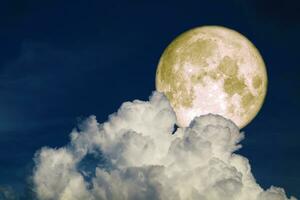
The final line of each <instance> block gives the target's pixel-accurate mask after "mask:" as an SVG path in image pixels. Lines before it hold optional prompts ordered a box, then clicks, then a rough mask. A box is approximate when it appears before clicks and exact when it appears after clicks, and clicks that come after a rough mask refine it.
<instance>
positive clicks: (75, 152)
mask: <svg viewBox="0 0 300 200" xmlns="http://www.w3.org/2000/svg"><path fill="white" fill-rule="evenodd" d="M175 123H176V117H175V113H174V111H173V110H172V108H171V106H170V104H169V102H168V100H167V99H166V98H165V96H164V95H162V94H161V93H158V92H154V93H153V95H152V96H151V97H150V100H149V102H147V101H146V102H144V101H139V100H135V101H133V102H126V103H123V105H122V106H121V108H120V109H119V110H118V112H117V113H115V114H112V115H111V116H110V117H109V120H108V121H107V122H105V123H103V124H99V123H98V122H97V120H96V117H95V116H91V117H89V118H88V119H87V120H86V121H85V122H84V123H83V124H81V125H80V126H79V130H73V131H72V133H71V136H70V138H71V141H70V143H69V144H68V145H67V146H65V147H62V148H59V149H52V148H47V147H45V148H42V149H41V150H40V151H39V152H37V154H36V157H35V161H36V167H35V170H34V174H33V181H34V185H35V191H36V194H37V197H38V199H40V200H102V199H103V200H111V199H115V200H141V199H147V200H148V199H149V200H155V199H162V200H168V199H170V200H187V199H189V200H190V199H197V200H288V199H290V200H296V198H294V197H291V198H288V197H286V194H285V192H284V190H283V189H281V188H277V187H273V186H272V187H271V188H269V189H268V190H265V191H264V190H263V189H262V188H261V187H260V186H259V185H258V184H257V183H256V181H255V179H254V177H253V175H252V173H251V167H250V165H249V162H248V160H247V159H246V158H245V157H243V156H241V155H238V154H235V153H234V152H235V151H236V150H237V149H239V148H240V147H241V146H240V145H239V142H240V141H241V140H242V139H243V138H244V135H243V133H240V132H239V129H238V127H237V126H236V125H235V124H234V123H233V122H232V121H230V120H228V119H225V118H223V117H222V116H219V115H212V114H208V115H205V116H201V117H197V118H195V119H194V120H193V122H192V123H191V124H190V126H189V127H187V128H178V129H177V130H176V132H175V133H173V132H174V125H175ZM87 157H89V158H90V159H89V161H88V160H87Z"/></svg>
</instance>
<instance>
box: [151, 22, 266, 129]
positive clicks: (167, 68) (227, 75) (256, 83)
mask: <svg viewBox="0 0 300 200" xmlns="http://www.w3.org/2000/svg"><path fill="white" fill-rule="evenodd" d="M156 89H157V91H159V92H163V93H164V94H165V95H166V96H167V98H168V99H169V101H170V103H171V105H172V107H173V109H174V111H175V113H176V117H177V124H178V125H179V126H181V127H186V126H188V125H189V124H190V122H191V120H193V119H194V117H196V116H200V115H204V114H208V113H213V114H219V115H222V116H224V117H226V118H228V119H231V120H232V121H233V122H234V123H235V124H236V125H237V126H239V127H240V128H243V127H244V126H246V125H247V124H248V123H249V122H250V121H251V120H252V119H253V118H254V117H255V116H256V114H257V113H258V112H259V110H260V108H261V106H262V104H263V102H264V98H265V96H266V91H267V72H266V67H265V64H264V61H263V59H262V57H261V55H260V53H259V52H258V50H257V49H256V48H255V46H254V45H253V44H252V43H251V42H250V41H249V40H248V39H247V38H246V37H244V36H243V35H241V34H240V33H238V32H236V31H234V30H231V29H228V28H225V27H220V26H203V27H199V28H194V29H191V30H189V31H187V32H185V33H183V34H181V35H179V36H178V37H177V38H176V39H175V40H174V41H173V42H172V43H171V44H170V45H169V46H168V47H167V48H166V50H165V51H164V52H163V54H162V56H161V58H160V61H159V64H158V67H157V71H156Z"/></svg>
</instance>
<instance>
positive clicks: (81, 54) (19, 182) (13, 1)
mask: <svg viewBox="0 0 300 200" xmlns="http://www.w3.org/2000/svg"><path fill="white" fill-rule="evenodd" d="M299 10H300V4H299V3H298V2H297V1H288V0H286V1H280V0H272V1H271V0H270V1H262V0H255V1H254V0H248V1H239V0H232V1H223V0H222V1H221V0H220V1H216V0H213V1H200V0H195V1H190V0H187V1H174V0H173V1H141V0H130V1H100V0H85V1H71V0H70V1H68V0H66V1H58V0H57V1H56V0H48V1H47V0H45V1H41V0H27V1H26V0H2V1H1V2H0V44H1V48H0V51H1V53H0V135H1V137H0V188H1V187H6V188H11V189H12V190H14V191H15V192H16V193H17V194H18V196H20V197H21V196H22V197H23V198H24V199H29V197H28V196H27V197H26V195H28V193H29V191H30V190H31V184H30V175H31V174H32V170H33V167H34V161H33V158H34V154H35V152H36V151H37V150H39V149H40V148H41V147H43V146H50V147H60V146H63V145H65V144H66V143H68V141H69V133H70V132H71V131H72V129H73V128H74V127H76V125H77V124H78V122H80V121H82V120H83V119H85V118H86V117H88V116H89V115H92V114H93V115H96V116H97V119H98V121H100V122H103V121H105V120H106V119H107V118H108V115H109V114H111V113H113V112H115V111H117V109H118V108H119V106H120V105H121V104H122V103H123V102H125V101H131V100H134V99H141V100H147V99H148V97H149V95H151V93H152V91H153V90H155V71H156V66H157V63H158V60H159V58H160V55H161V54H162V52H163V50H164V49H165V47H166V46H167V45H168V44H169V43H170V42H171V41H172V40H173V39H174V38H175V37H176V36H177V35H178V34H180V33H182V32H184V31H186V30H188V29H190V28H194V27H197V26H202V25H221V26H226V27H229V28H232V29H235V30H237V31H238V32H240V33H242V34H243V35H245V36H246V37H247V38H249V39H250V40H251V41H252V42H253V43H254V44H255V46H256V47H257V48H258V49H259V51H260V52H261V54H262V56H263V58H264V61H265V63H266V66H267V70H268V78H269V85H268V93H267V97H266V100H265V103H264V105H263V107H262V110H261V111H260V113H259V114H258V116H257V117H256V118H255V119H254V120H253V121H252V122H251V123H250V124H249V125H248V126H247V127H245V128H244V129H243V131H244V132H245V134H246V139H245V140H244V141H243V142H242V144H243V148H242V149H241V150H240V151H239V153H240V154H242V155H244V156H246V157H247V158H248V159H249V160H250V163H251V166H252V171H253V174H254V176H255V178H256V180H257V182H258V183H259V184H260V185H261V186H262V187H263V188H267V187H269V186H270V185H276V186H280V187H283V188H284V189H285V190H286V192H287V194H288V195H291V194H292V195H295V196H296V197H300V189H299V185H300V171H299V169H300V160H299V158H300V136H299V134H300V125H299V122H300V117H299V116H300V114H299V113H300V104H299V102H300V79H299V75H300V66H299V58H300V57H299V47H300V38H299V35H300V12H299Z"/></svg>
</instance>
